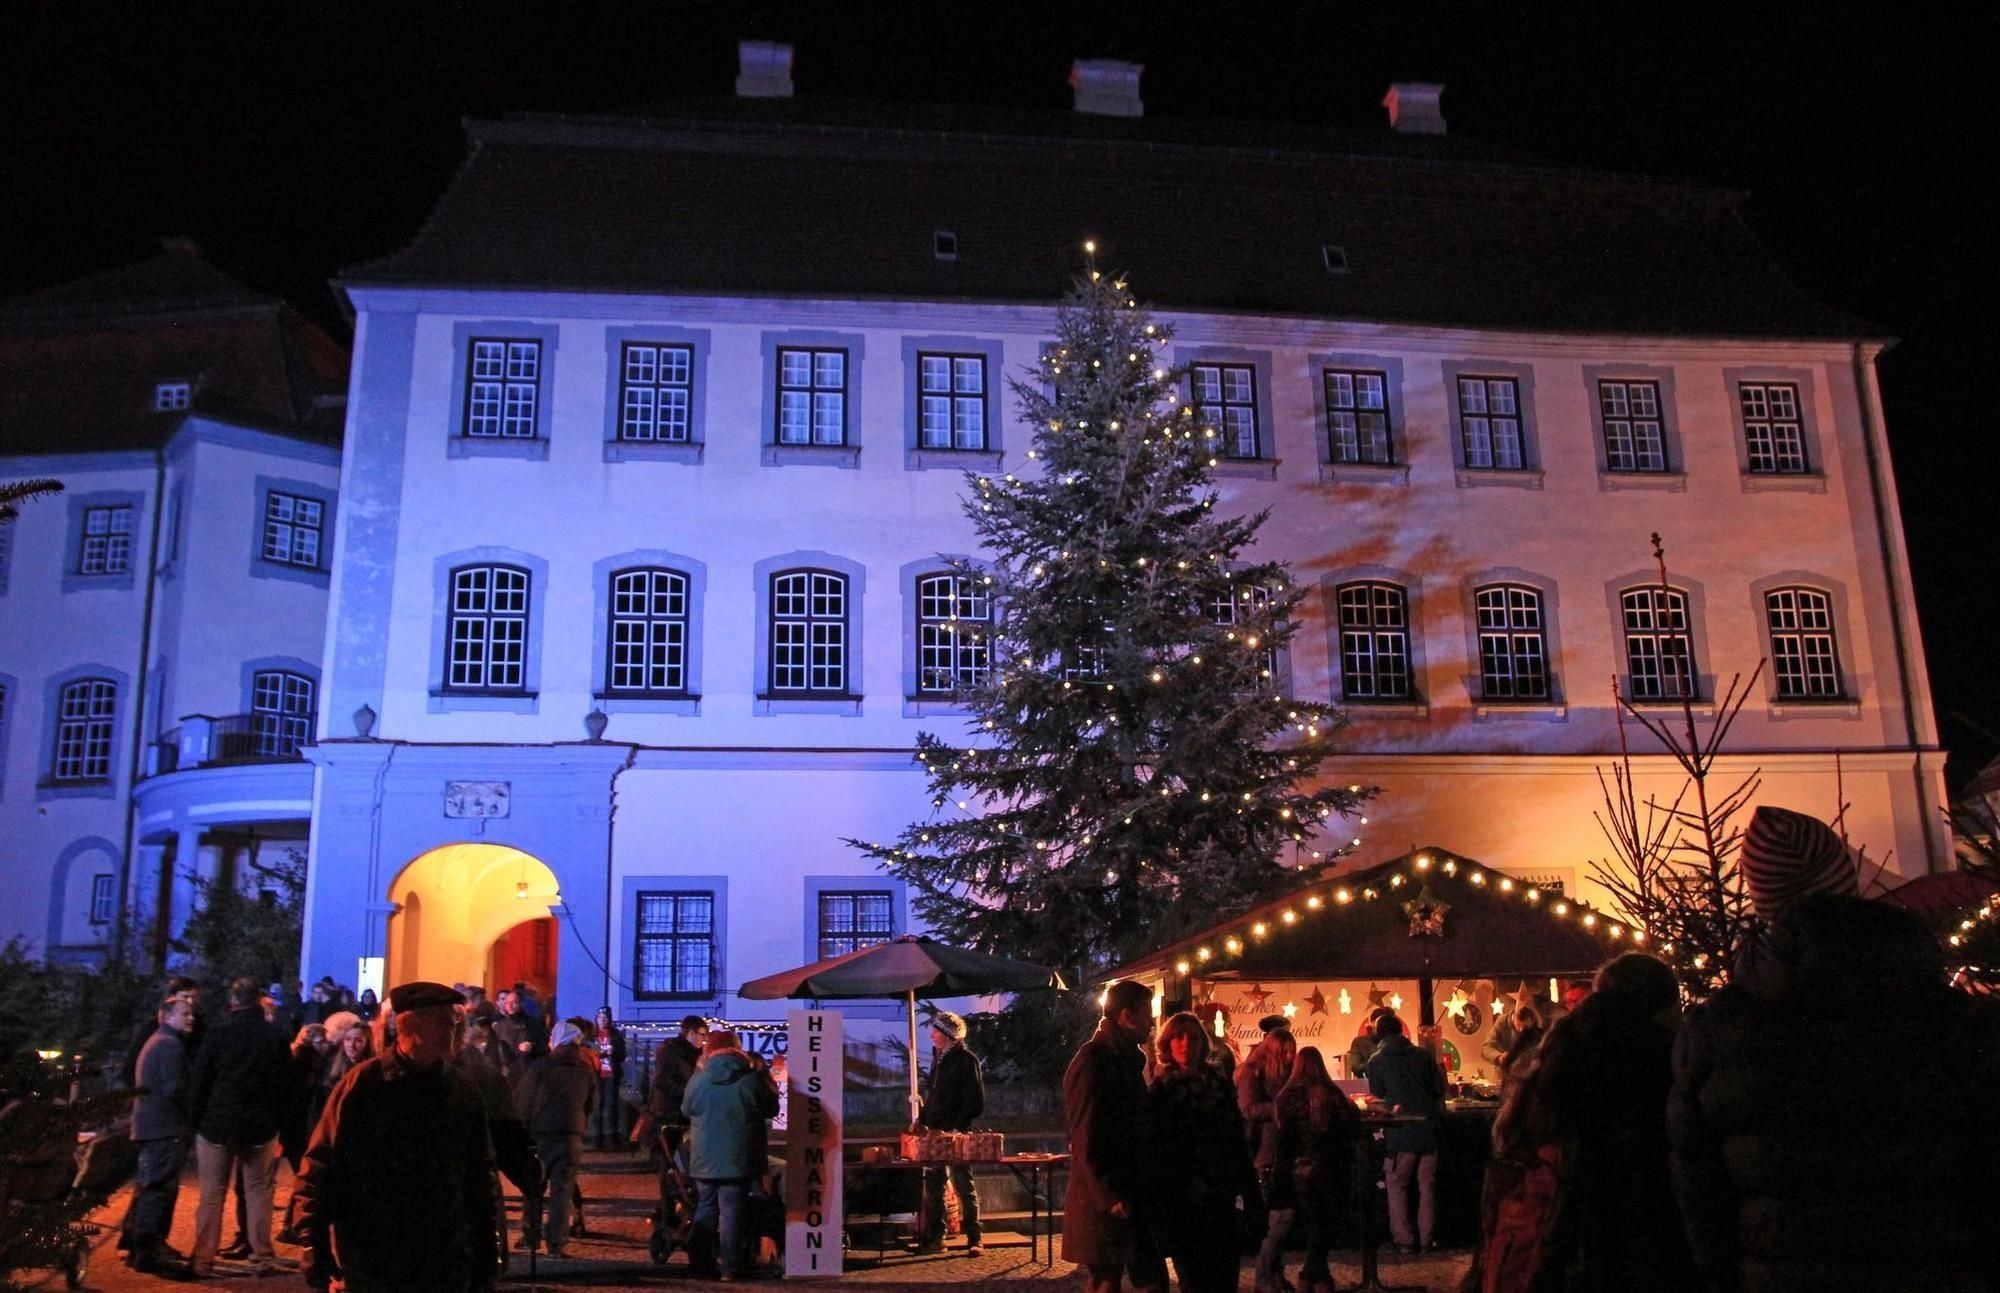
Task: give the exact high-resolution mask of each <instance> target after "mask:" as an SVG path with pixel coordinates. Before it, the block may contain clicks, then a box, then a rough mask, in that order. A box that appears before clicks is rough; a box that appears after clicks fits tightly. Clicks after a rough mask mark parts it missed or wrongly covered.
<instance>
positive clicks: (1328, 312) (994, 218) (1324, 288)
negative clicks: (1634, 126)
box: [347, 100, 1877, 339]
mask: <svg viewBox="0 0 2000 1293" xmlns="http://www.w3.org/2000/svg"><path fill="white" fill-rule="evenodd" d="M905 111H906V112H907V110H905ZM940 114H941V115H937V116H935V117H934V118H933V117H926V116H923V115H918V116H915V117H908V116H906V117H905V118H903V119H901V120H900V121H898V120H891V121H890V124H886V125H884V124H877V125H869V126H861V125H856V124H852V123H853V122H854V121H855V120H858V119H860V118H861V116H862V115H863V114H860V113H859V112H857V111H851V110H850V111H845V112H832V111H829V110H826V109H824V108H822V109H821V110H820V111H819V112H818V114H817V115H810V114H808V113H807V112H806V110H804V109H802V108H801V107H800V105H798V104H797V103H796V102H795V101H787V100H780V101H776V102H775V103H773V104H758V103H744V102H732V103H730V104H726V105H718V106H717V107H716V108H714V109H713V110H707V111H703V112H699V113H697V112H695V111H693V110H685V109H683V110H676V115H667V116H662V117H655V118H644V119H635V118H624V119H610V118H605V119H590V120H579V119H511V120H507V121H500V122H475V123H471V124H470V126H469V129H470V131H471V133H472V138H473V148H472V151H471V154H470V156H469V157H468V159H467V160H466V162H465V164H464V166H463V167H462V168H461V170H460V172H459V174H458V176H457V177H456V179H455V180H454V181H453V183H452V185H451V187H450V188H449V190H448V191H447V192H446V193H445V195H444V196H443V198H442V199H441V200H440V201H439V203H438V205H437V207H436V208H435V209H434V211H433V212H432V214H431V216H430V218H429V220H428V221H427V222H426V224H425V225H424V227H423V229H422V230H421V231H420V232H419V233H418V234H417V236H416V237H415V239H414V240H413V241H412V242H411V243H410V245H409V246H408V247H406V248H404V249H403V250H402V251H400V252H397V253H396V254H394V255H391V256H389V257H387V258H385V259H382V260H379V261H377V262H375V263H373V264H370V265H366V266H362V267H360V268H357V269H355V270H353V271H351V272H350V273H349V275H348V276H347V282H348V283H349V285H351V286H352V285H360V284H366V283H407V284H424V285H462V286H475V287H509V288H523V287H525V288H549V289H570V290H582V291H637V292H667V293H675V292H690V293H704V294H708V293H720V294H746V295H781V296H792V297H835V298H891V299H915V300H977V301H1019V302H1046V301H1049V300H1051V299H1053V298H1055V297H1057V296H1059V295H1060V294H1061V293H1062V292H1063V291H1064V290H1065V289H1066V288H1067V286H1068V284H1069V282H1070V279H1071V277H1072V275H1073V274H1074V273H1075V272H1076V271H1077V269H1078V268H1079V266H1080V263H1081V256H1080V243H1081V242H1082V241H1083V239H1084V238H1085V237H1094V238H1095V239H1097V241H1098V244H1099V247H1100V249H1101V251H1100V260H1101V261H1102V262H1103V264H1104V265H1105V266H1106V267H1108V268H1112V269H1116V270H1118V271H1121V272H1125V273H1129V274H1130V275H1132V279H1133V283H1134V286H1135V288H1136V290H1137V292H1138V293H1139V294H1140V295H1141V296H1143V297H1144V298H1145V299H1146V300H1147V301H1148V303H1149V304H1151V305H1153V306H1155V307H1157V308H1164V309H1177V308H1187V309H1212V310H1223V311H1230V310H1241V311H1255V312H1260V313H1275V314H1281V315H1304V316H1311V317H1327V318H1335V319H1342V320H1353V321H1361V322H1366V321H1379V322H1393V323H1405V324H1418V325H1434V326H1463V327H1479V328H1494V329H1502V330H1532V331H1556V332H1607V333H1614V334H1625V335H1674V336H1717V337H1798V338H1816V339H1817V338H1824V339H1843V338H1856V337H1866V336H1873V335H1877V333H1876V330H1875V329H1872V328H1871V327H1870V326H1869V325H1867V324H1866V323H1863V322H1862V321H1860V320H1858V319H1855V318H1853V317H1851V316H1848V315H1846V314H1843V313H1841V312H1839V311H1836V310H1833V309H1830V308H1828V307H1826V306H1823V305H1821V304H1819V303H1818V302H1816V301H1814V300H1812V299H1811V298H1809V297H1807V296H1806V295H1805V294H1804V293H1803V292H1801V291H1800V290H1799V289H1798V288H1796V287H1795V286H1793V285H1792V284H1791V283H1790V282H1789V281H1787V280H1786V279H1785V277H1784V275H1783V274H1782V273H1781V272H1780V271H1779V269H1778V268H1777V266H1776V265H1775V264H1774V263H1773V261H1772V260H1771V258H1770V256H1769V254H1768V253H1766V252H1765V250H1764V249H1763V247H1762V246H1760V245H1759V243H1758V242H1757V240H1756V238H1755V237H1754V236H1753V235H1752V234H1751V233H1750V231H1749V230H1748V228H1747V227H1746V226H1745V225H1744V223H1743V221H1742V219H1741V217H1740V214H1739V211H1738V206H1739V203H1740V201H1741V195H1740V194H1735V193H1730V192H1724V191H1719V190H1715V189H1706V188H1698V187H1693V186H1690V185H1686V184H1681V183H1677V182H1667V181H1659V180H1651V179H1646V178H1643V177H1633V176H1612V175H1603V174H1592V173H1583V172H1577V171H1566V170H1560V169H1556V168H1553V167H1549V166H1546V165H1541V164H1538V163H1533V162H1530V161H1526V160H1524V159H1520V158H1515V157H1503V156H1501V155H1500V154H1498V153H1497V152H1495V151H1494V150H1491V149H1484V148H1480V147H1479V146H1477V145H1476V144H1471V143H1468V142H1466V141H1462V140H1458V139H1454V138H1451V137H1438V136H1405V135H1397V134H1395V133H1393V132H1390V131H1387V130H1384V131H1382V132H1379V133H1377V134H1368V135H1358V134H1355V133H1351V132H1348V133H1340V132H1330V131H1315V130H1305V129H1300V128H1288V127H1273V126H1243V127H1224V126H1219V125H1216V124H1213V123H1208V124H1197V125H1187V124H1184V123H1175V122H1166V121H1159V120H1156V119H1140V120H1138V121H1119V120H1115V119H1106V118H1088V117H1080V116H1066V117H1044V116H1038V115H1035V114H1019V113H1013V114H1007V115H1005V116H1004V117H995V116H993V115H992V114H986V115H985V116H980V115H978V114H972V113H970V111H969V110H940ZM829 120H831V121H832V122H833V123H834V124H828V122H829ZM926 120H929V121H931V125H930V127H929V128H921V126H922V123H923V122H924V121H926ZM982 121H983V122H985V124H986V128H981V122H982ZM938 123H943V124H942V125H940V124H938ZM1037 131H1040V133H1036V132H1037ZM940 229H948V230H950V231H952V232H953V233H955V234H956V235H957V244H958V255H957V259H956V260H951V261H940V260H938V259H937V258H936V257H935V255H934V254H933V245H932V238H933V234H934V232H935V231H937V230H940ZM1328 243H1331V244H1336V245H1338V246H1339V247H1341V248H1342V249H1343V250H1344V252H1345V255H1346V260H1347V265H1348V270H1347V272H1346V273H1343V274H1335V273H1330V272H1329V271H1328V270H1327V268H1326V266H1325V264H1324V262H1323V260H1322V257H1321V247H1322V245H1323V244H1328Z"/></svg>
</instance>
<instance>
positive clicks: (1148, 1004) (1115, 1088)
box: [1063, 979, 1167, 1293]
mask: <svg viewBox="0 0 2000 1293" xmlns="http://www.w3.org/2000/svg"><path fill="white" fill-rule="evenodd" d="M1152 1035H1153V994H1152V992H1151V990H1150V989H1148V988H1147V987H1146V985H1145V984H1143V983H1136V982H1133V981H1132V980H1130V979H1124V980H1121V981H1119V982H1117V983H1114V984H1112V985H1111V986H1110V988H1108V989H1106V991H1105V994H1104V1018H1103V1019H1101V1020H1099V1021H1098V1024H1097V1031H1096V1032H1095V1033H1093V1034H1091V1037H1090V1040H1089V1041H1087V1042H1085V1043H1084V1044H1083V1046H1082V1047H1081V1048H1080V1049H1079V1050H1078V1051H1077V1053H1076V1055H1075V1056H1074V1057H1073V1058H1072V1059H1071V1060H1070V1062H1069V1069H1068V1070H1067V1071H1066V1072H1064V1074H1063V1112H1064V1116H1065V1118H1066V1120H1067V1122H1068V1124H1069V1152H1070V1176H1069V1192H1068V1194H1067V1196H1066V1197H1065V1198H1064V1200H1063V1259H1064V1260H1065V1261H1072V1262H1075V1263H1077V1264H1078V1265H1079V1266H1082V1267H1084V1268H1085V1271H1086V1274H1087V1279H1086V1282H1085V1287H1086V1288H1087V1289H1088V1290H1089V1293H1118V1290H1119V1289H1120V1287H1121V1285H1122V1280H1123V1278H1124V1276H1125V1274H1126V1273H1127V1272H1129V1273H1130V1274H1131V1277H1132V1287H1133V1288H1134V1289H1141V1290H1161V1291H1164V1290H1165V1288H1166V1287H1167V1265H1166V1262H1165V1261H1163V1260H1162V1259H1161V1257H1160V1254H1159V1251H1158V1249H1157V1248H1156V1247H1155V1246H1154V1243H1153V1239H1152V1235H1151V1234H1150V1232H1149V1227H1148V1224H1147V1218H1146V1215H1145V1213H1146V1206H1147V1204H1148V1202H1149V1201H1150V1200H1149V1199H1148V1197H1147V1196H1148V1188H1147V1186H1148V1181H1149V1179H1150V1177H1151V1164H1150V1162H1149V1157H1150V1156H1149V1153H1148V1148H1147V1137H1146V1131H1145V1101H1146V1078H1145V1068H1146V1056H1145V1053H1144V1051H1143V1050H1142V1049H1141V1048H1142V1047H1144V1046H1145V1044H1146V1041H1147V1039H1148V1038H1150V1037H1151V1036H1152Z"/></svg>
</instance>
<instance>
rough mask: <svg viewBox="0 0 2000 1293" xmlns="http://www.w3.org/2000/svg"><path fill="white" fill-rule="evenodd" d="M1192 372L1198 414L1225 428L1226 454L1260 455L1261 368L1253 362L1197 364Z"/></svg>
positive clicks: (1205, 422) (1199, 418)
mask: <svg viewBox="0 0 2000 1293" xmlns="http://www.w3.org/2000/svg"><path fill="white" fill-rule="evenodd" d="M1188 372H1189V378H1190V381H1191V382H1192V384H1193V387H1194V412H1195V418H1196V420H1197V421H1199V422H1200V423H1201V424H1202V425H1203V426H1204V427H1214V428H1215V429H1216V430H1217V431H1219V432H1221V434H1222V453H1223V456H1224V457H1228V458H1255V457H1257V456H1258V452H1257V450H1258V446H1257V370H1256V369H1255V368H1253V367H1252V366H1250V365H1249V364H1196V365H1194V366H1193V367H1192V368H1191V369H1189V370H1188Z"/></svg>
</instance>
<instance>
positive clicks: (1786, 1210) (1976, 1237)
mask: <svg viewBox="0 0 2000 1293" xmlns="http://www.w3.org/2000/svg"><path fill="white" fill-rule="evenodd" d="M1996 1090H2000V1010H1996V1008H1995V1007H1994V1006H1993V1005H1992V1004H1991V1003H1988V1002H1982V1001H1980V1000H1977V999H1975V998H1971V997H1967V996H1964V995H1961V994H1957V993H1953V992H1950V991H1948V990H1947V989H1946V988H1945V987H1944V973H1943V961H1942V956H1941V954H1940V950H1939V947H1938V944H1937V942H1936V940H1935V939H1934V938H1933V937H1932V935H1931V933H1930V931H1929V930H1928V929H1926V928H1925V927H1924V925H1923V924H1922V922H1920V921H1918V920H1917V919H1915V918H1914V917H1912V916H1910V915H1909V914H1908V913H1905V912H1902V911H1900V910H1897V909H1895V908H1892V907H1887V906H1884V905H1882V904H1880V903H1873V902H1867V901H1864V900H1862V899H1859V898H1847V897H1839V896H1833V895H1820V896H1815V897H1811V898H1806V899H1802V900H1801V901H1799V902H1798V903H1796V904H1794V905H1793V906H1792V907H1791V908H1790V909H1789V910H1788V911H1786V912H1785V913H1784V914H1783V915H1782V916H1780V917H1779V918H1778V919H1777V921H1776V922H1775V923H1774V924H1773V926H1772V928H1771V929H1770V930H1769V931H1768V932H1767V934H1766V935H1765V936H1764V938H1763V939H1762V940H1761V941H1760V943H1759V944H1758V945H1757V946H1756V947H1755V948H1753V949H1752V953H1751V954H1750V955H1749V956H1747V957H1746V958H1745V960H1744V962H1743V964H1742V965H1741V966H1739V967H1738V970H1737V973H1736V976H1735V978H1734V980H1733V981H1732V982H1731V984H1730V985H1729V986H1728V987H1726V988H1724V989H1722V990H1721V991H1720V992H1718V993H1716V994H1715V995H1714V996H1713V997H1711V998H1710V999H1709V1000H1708V1001H1707V1002H1705V1003H1704V1004H1703V1005H1701V1006H1700V1007H1698V1008H1697V1009H1695V1010H1693V1011H1692V1012H1690V1014H1689V1015H1688V1018H1687V1022H1686V1024H1685V1025H1684V1026H1683V1028H1682V1030H1681V1035H1680V1040H1679V1042H1678V1044H1677V1045H1676V1047H1675V1051H1674V1087H1673V1094H1672V1098H1671V1101H1670V1104H1669V1107H1668V1131H1669V1135H1670V1138H1671V1141H1672V1145H1673V1178H1674V1189H1675V1193H1676V1195H1677V1197H1678V1200H1679V1203H1680V1208H1681V1213H1682V1215H1683V1217H1684V1219H1685V1221H1686V1223H1687V1233H1688V1238H1689V1240H1690V1242H1691V1244H1692V1246H1693V1249H1694V1256H1695V1260H1696V1262H1697V1263H1698V1264H1699V1266H1700V1268H1701V1273H1702V1275H1703V1276H1704V1277H1705V1278H1706V1279H1707V1281H1708V1284H1709V1286H1710V1287H1711V1288H1713V1289H1718V1290H1725V1291H1727V1293H1775V1291H1777V1290H1792V1289H1811V1290H1814V1293H1863V1291H1864V1290H1865V1291H1866V1293H1889V1291H1893V1290H1903V1289H1907V1290H1913V1291H1914V1290H1921V1291H1922V1293H1971V1290H1974V1289H1985V1290H1991V1289H1994V1288H2000V1245H1996V1244H1994V1243H1993V1241H1992V1236H1991V1226H1992V1219H1993V1203H1992V1192H1991V1188H1990V1184H1989V1180H1988V1178H1989V1176H1990V1173H1991V1171H1992V1167H1993V1164H1994V1163H1995V1162H1996V1161H2000V1100H1995V1099H1994V1097H1993V1092H1994V1091H1996Z"/></svg>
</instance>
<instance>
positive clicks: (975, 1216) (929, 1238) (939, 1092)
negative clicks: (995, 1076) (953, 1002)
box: [917, 1010, 986, 1257]
mask: <svg viewBox="0 0 2000 1293" xmlns="http://www.w3.org/2000/svg"><path fill="white" fill-rule="evenodd" d="M984 1112H986V1079H985V1078H984V1077H983V1076H982V1075H981V1073H980V1071H979V1057H978V1056H977V1055H974V1054H973V1053H972V1052H971V1051H969V1050H967V1049H966V1048H965V1019H964V1017H963V1016H961V1015H955V1014H953V1013H952V1012H951V1011H949V1010H940V1011H938V1012H937V1014H935V1015H934V1016H932V1017H931V1085H930V1090H929V1091H928V1092H927V1093H926V1094H925V1096H924V1111H923V1117H922V1123H923V1125H924V1126H926V1127H929V1128H931V1129H932V1130H934V1131H971V1130H972V1124H973V1123H974V1122H975V1121H977V1120H978V1118H979V1115H980V1114H982V1113H984ZM947 1175H948V1176H950V1178H951V1188H952V1191H953V1192H954V1193H956V1194H957V1195H958V1207H959V1211H960V1213H961V1214H962V1221H963V1224H964V1228H965V1253H966V1256H968V1257H977V1256H978V1255H979V1254H981V1253H983V1252H985V1251H986V1246H985V1245H984V1244H983V1243H981V1242H980V1236H979V1195H978V1193H977V1191H975V1190H974V1189H973V1185H972V1164H970V1163H952V1164H950V1165H948V1166H942V1167H927V1168H925V1169H924V1233H923V1236H922V1239H921V1240H920V1241H919V1243H918V1246H917V1251H918V1252H922V1253H941V1252H943V1251H944V1183H945V1177H946V1176H947Z"/></svg>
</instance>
